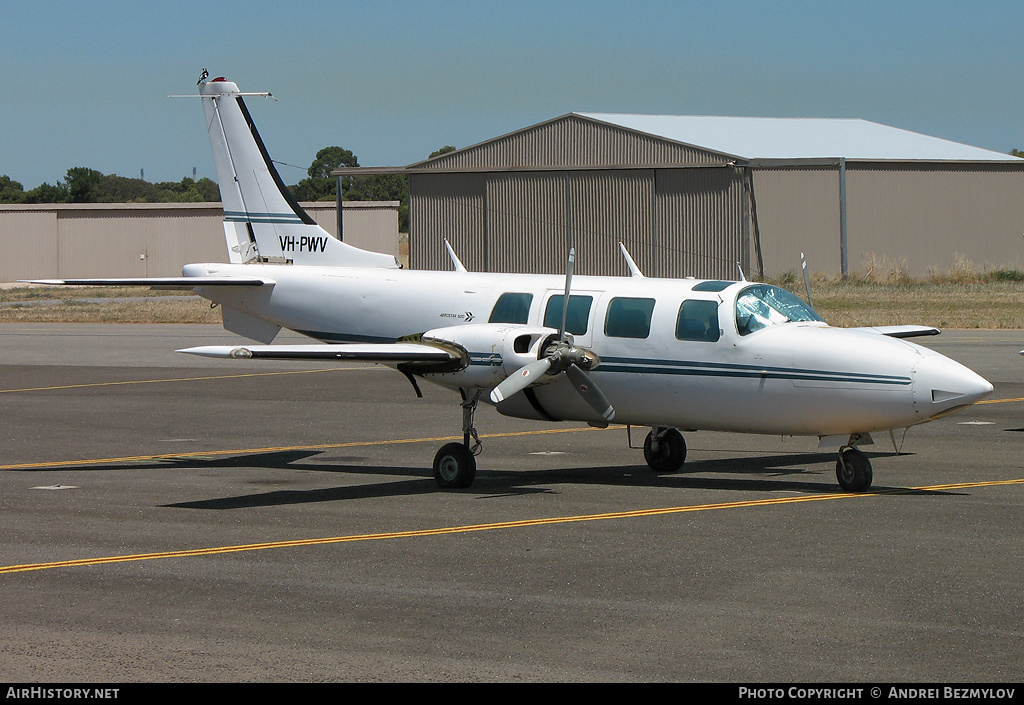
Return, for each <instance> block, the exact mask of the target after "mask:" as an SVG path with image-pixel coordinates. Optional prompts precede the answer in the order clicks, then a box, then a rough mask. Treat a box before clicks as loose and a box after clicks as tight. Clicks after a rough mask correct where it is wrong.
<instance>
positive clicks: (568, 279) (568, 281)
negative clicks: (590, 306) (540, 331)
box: [558, 247, 576, 340]
mask: <svg viewBox="0 0 1024 705" xmlns="http://www.w3.org/2000/svg"><path fill="white" fill-rule="evenodd" d="M575 267H576V248H574V247H570V248H569V261H568V262H566V264H565V295H564V296H563V297H562V327H561V328H559V329H558V339H559V340H565V319H566V318H567V317H568V316H569V289H570V288H571V287H572V270H573V269H575Z"/></svg>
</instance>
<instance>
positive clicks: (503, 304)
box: [487, 293, 533, 324]
mask: <svg viewBox="0 0 1024 705" xmlns="http://www.w3.org/2000/svg"><path fill="white" fill-rule="evenodd" d="M531 303H533V294H517V293H506V294H502V295H501V296H499V297H498V300H497V302H495V304H494V308H493V309H491V317H490V318H488V319H487V322H488V323H522V324H525V323H526V322H527V319H529V317H530V304H531Z"/></svg>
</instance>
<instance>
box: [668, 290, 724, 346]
mask: <svg viewBox="0 0 1024 705" xmlns="http://www.w3.org/2000/svg"><path fill="white" fill-rule="evenodd" d="M720 334H721V329H720V328H719V327H718V302H717V301H697V300H691V301H684V302H683V305H682V306H680V307H679V318H677V319H676V338H678V339H679V340H701V341H704V342H707V343H714V342H715V341H717V340H718V338H719V335H720Z"/></svg>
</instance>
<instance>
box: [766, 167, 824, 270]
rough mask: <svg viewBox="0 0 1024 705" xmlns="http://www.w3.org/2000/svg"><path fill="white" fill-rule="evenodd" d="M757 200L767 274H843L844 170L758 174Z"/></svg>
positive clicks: (772, 170)
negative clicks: (841, 202)
mask: <svg viewBox="0 0 1024 705" xmlns="http://www.w3.org/2000/svg"><path fill="white" fill-rule="evenodd" d="M754 199H755V201H756V204H757V220H758V226H759V229H760V233H761V250H762V255H763V257H764V269H765V274H766V275H767V276H769V277H776V276H779V275H781V274H783V273H785V272H795V273H797V274H799V273H800V253H801V252H803V253H804V255H805V256H806V258H807V268H808V271H810V272H812V273H814V272H822V273H828V274H830V275H833V276H834V275H835V274H837V273H838V272H839V271H840V265H841V262H840V249H839V168H838V166H835V167H804V168H794V167H787V168H784V169H783V168H779V169H755V170H754Z"/></svg>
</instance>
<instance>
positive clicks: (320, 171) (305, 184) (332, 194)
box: [291, 146, 359, 201]
mask: <svg viewBox="0 0 1024 705" xmlns="http://www.w3.org/2000/svg"><path fill="white" fill-rule="evenodd" d="M353 166H359V160H358V159H357V158H356V155H354V154H352V151H351V150H348V149H342V148H341V147H337V146H335V147H324V148H323V149H321V150H320V151H319V152H317V153H316V158H315V159H313V163H312V164H310V165H309V169H307V170H306V173H307V174H308V175H309V177H308V178H306V179H303V180H302V181H300V182H299V183H298V184H296V185H295V186H292V187H291V191H292V194H293V195H294V196H295V199H296V200H298V201H321V200H328V199H331V198H336V197H337V193H338V188H337V182H336V180H335V178H334V177H333V176H331V172H332V171H334V170H335V169H340V168H341V167H353ZM350 182H351V179H349V178H346V179H345V180H344V182H343V184H342V189H343V190H347V189H348V186H349V183H350Z"/></svg>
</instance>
